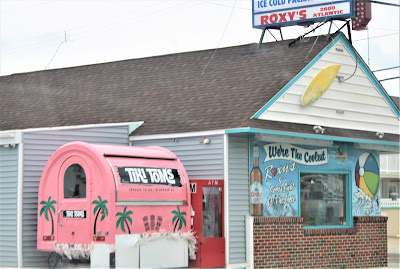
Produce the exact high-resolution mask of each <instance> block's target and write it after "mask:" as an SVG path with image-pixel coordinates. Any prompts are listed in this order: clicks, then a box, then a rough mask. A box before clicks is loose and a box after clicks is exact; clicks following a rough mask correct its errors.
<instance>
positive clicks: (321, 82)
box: [301, 64, 342, 106]
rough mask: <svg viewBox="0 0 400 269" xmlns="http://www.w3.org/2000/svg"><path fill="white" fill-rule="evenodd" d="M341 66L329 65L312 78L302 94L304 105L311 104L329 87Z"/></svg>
mask: <svg viewBox="0 0 400 269" xmlns="http://www.w3.org/2000/svg"><path fill="white" fill-rule="evenodd" d="M341 66H342V65H341V64H335V65H331V66H328V67H326V68H325V69H323V70H322V71H321V72H319V73H318V74H317V75H316V76H315V77H314V78H313V79H312V80H311V82H310V83H309V84H308V86H307V88H306V89H305V91H304V92H303V95H302V96H301V103H302V104H303V106H309V105H311V104H312V103H314V102H315V101H317V100H318V99H319V98H320V97H321V96H322V95H323V94H324V93H325V92H326V90H328V89H329V87H330V86H331V84H332V82H333V80H334V79H335V77H336V75H337V73H338V72H339V69H340V67H341Z"/></svg>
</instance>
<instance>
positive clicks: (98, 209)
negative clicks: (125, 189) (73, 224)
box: [92, 195, 108, 235]
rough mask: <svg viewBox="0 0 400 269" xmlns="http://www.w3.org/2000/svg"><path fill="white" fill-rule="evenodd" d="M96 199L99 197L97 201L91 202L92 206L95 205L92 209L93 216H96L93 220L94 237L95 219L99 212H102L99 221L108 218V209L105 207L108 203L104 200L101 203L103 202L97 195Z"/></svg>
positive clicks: (94, 230) (94, 231) (94, 232)
mask: <svg viewBox="0 0 400 269" xmlns="http://www.w3.org/2000/svg"><path fill="white" fill-rule="evenodd" d="M98 197H99V200H94V201H93V202H92V205H93V204H94V205H96V206H95V207H94V209H93V215H96V217H95V219H94V228H93V234H94V235H96V223H97V218H98V216H99V214H100V212H102V213H101V219H100V221H103V220H104V218H105V217H106V216H108V209H107V206H106V204H107V203H108V201H107V200H104V201H103V200H102V199H101V197H100V195H99V196H98Z"/></svg>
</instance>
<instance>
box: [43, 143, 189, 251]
mask: <svg viewBox="0 0 400 269" xmlns="http://www.w3.org/2000/svg"><path fill="white" fill-rule="evenodd" d="M38 200H39V201H38V203H39V204H38V227H37V248H38V249H39V250H42V251H55V250H57V248H58V249H59V248H60V247H64V248H68V246H72V247H74V248H79V247H80V248H83V249H84V248H87V247H88V246H89V248H90V246H93V244H109V245H111V246H112V245H113V244H115V237H116V235H119V234H142V235H147V237H148V236H149V235H151V234H153V233H165V234H175V235H176V234H177V233H178V234H182V233H188V232H190V230H191V227H190V226H191V225H190V223H191V220H190V218H191V216H190V212H191V211H190V209H191V200H190V187H189V180H188V176H187V174H186V171H185V169H184V167H183V165H182V163H181V162H180V161H179V159H178V158H177V157H176V155H175V154H173V153H172V152H171V151H169V150H167V149H165V148H161V147H146V148H144V147H128V146H111V145H94V144H87V143H83V142H72V143H69V144H66V145H64V146H62V147H61V148H59V149H58V150H57V151H56V152H55V153H54V154H53V155H52V157H51V158H50V159H49V161H48V162H47V164H46V166H45V168H44V171H43V174H42V177H41V180H40V186H39V199H38ZM78 246H79V247H78Z"/></svg>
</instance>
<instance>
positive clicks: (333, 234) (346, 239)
mask: <svg viewBox="0 0 400 269" xmlns="http://www.w3.org/2000/svg"><path fill="white" fill-rule="evenodd" d="M386 222H387V217H354V227H353V228H349V229H317V230H315V229H313V230H304V229H303V218H300V217H281V218H266V217H256V218H254V224H253V232H254V267H255V268H275V267H284V268H288V267H295V268H327V267H333V268H367V267H385V266H387V234H386V230H387V227H386Z"/></svg>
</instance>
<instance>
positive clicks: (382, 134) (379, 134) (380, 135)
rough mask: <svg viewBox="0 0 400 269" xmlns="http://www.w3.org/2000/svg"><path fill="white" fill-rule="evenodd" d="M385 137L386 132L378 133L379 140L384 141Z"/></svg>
mask: <svg viewBox="0 0 400 269" xmlns="http://www.w3.org/2000/svg"><path fill="white" fill-rule="evenodd" d="M384 135H385V133H384V132H376V136H377V137H378V138H379V139H382V138H383V136H384Z"/></svg>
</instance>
